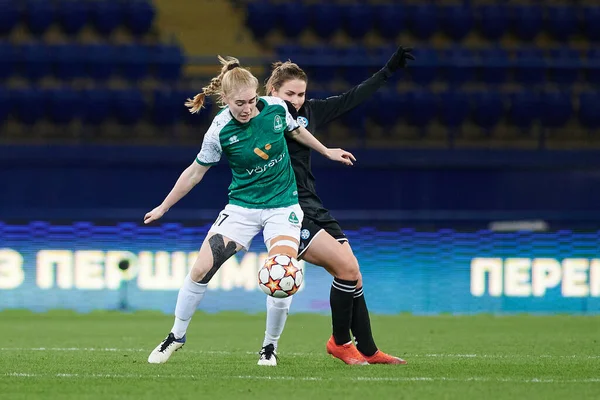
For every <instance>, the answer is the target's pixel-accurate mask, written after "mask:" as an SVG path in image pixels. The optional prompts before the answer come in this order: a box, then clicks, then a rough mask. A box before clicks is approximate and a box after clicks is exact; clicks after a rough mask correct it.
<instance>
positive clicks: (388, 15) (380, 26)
mask: <svg viewBox="0 0 600 400" xmlns="http://www.w3.org/2000/svg"><path fill="white" fill-rule="evenodd" d="M373 10H374V13H375V15H374V20H375V27H376V29H377V30H378V31H379V34H380V35H381V36H382V37H383V38H385V39H395V38H396V37H397V36H398V34H399V33H400V32H402V30H404V29H405V24H406V9H405V8H404V6H403V5H402V4H398V3H389V4H382V5H378V6H374V9H373Z"/></svg>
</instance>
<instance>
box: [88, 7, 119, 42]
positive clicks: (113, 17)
mask: <svg viewBox="0 0 600 400" xmlns="http://www.w3.org/2000/svg"><path fill="white" fill-rule="evenodd" d="M89 4H90V13H91V17H92V21H93V23H94V27H95V28H96V31H97V32H98V33H100V34H101V35H110V34H111V33H112V32H113V31H114V30H115V29H116V28H117V27H118V26H120V25H121V24H122V23H123V20H124V16H123V9H122V3H121V2H119V1H112V0H99V1H92V2H90V3H89Z"/></svg>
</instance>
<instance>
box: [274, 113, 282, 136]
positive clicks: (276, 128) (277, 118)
mask: <svg viewBox="0 0 600 400" xmlns="http://www.w3.org/2000/svg"><path fill="white" fill-rule="evenodd" d="M273 130H274V131H275V133H279V132H281V131H283V121H281V117H280V116H279V115H276V116H275V119H274V120H273Z"/></svg>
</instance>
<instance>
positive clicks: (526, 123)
mask: <svg viewBox="0 0 600 400" xmlns="http://www.w3.org/2000/svg"><path fill="white" fill-rule="evenodd" d="M509 99H510V107H509V110H508V116H509V119H510V122H511V123H512V124H513V125H515V126H517V127H519V128H522V129H529V128H530V127H531V125H532V124H533V122H534V121H535V120H537V119H538V118H539V117H540V114H541V111H540V105H541V104H540V99H539V96H538V95H537V93H534V92H531V91H519V92H515V93H511V94H510V95H509Z"/></svg>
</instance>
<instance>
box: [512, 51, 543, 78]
mask: <svg viewBox="0 0 600 400" xmlns="http://www.w3.org/2000/svg"><path fill="white" fill-rule="evenodd" d="M514 65H515V79H516V80H517V81H518V82H520V83H523V84H525V85H531V84H537V83H542V82H544V81H545V79H546V77H545V72H546V67H547V63H546V60H545V58H544V51H543V50H542V49H539V48H536V47H528V48H521V49H518V50H516V51H515V64H514Z"/></svg>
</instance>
